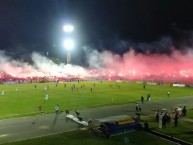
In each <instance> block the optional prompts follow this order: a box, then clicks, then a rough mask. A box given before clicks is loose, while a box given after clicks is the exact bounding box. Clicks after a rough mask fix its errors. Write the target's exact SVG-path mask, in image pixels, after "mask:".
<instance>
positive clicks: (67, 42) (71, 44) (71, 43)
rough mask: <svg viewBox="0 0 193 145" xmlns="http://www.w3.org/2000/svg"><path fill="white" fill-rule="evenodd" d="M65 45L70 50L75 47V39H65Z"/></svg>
mask: <svg viewBox="0 0 193 145" xmlns="http://www.w3.org/2000/svg"><path fill="white" fill-rule="evenodd" d="M64 47H65V48H66V49H68V50H70V49H72V48H74V41H73V40H72V39H66V40H64Z"/></svg>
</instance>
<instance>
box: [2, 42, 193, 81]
mask: <svg viewBox="0 0 193 145" xmlns="http://www.w3.org/2000/svg"><path fill="white" fill-rule="evenodd" d="M83 49H84V51H85V53H86V59H87V63H88V65H89V67H88V68H84V67H81V66H77V65H70V64H67V65H64V64H63V63H61V64H56V63H54V62H53V61H52V60H50V59H49V58H47V57H46V56H43V55H40V54H39V53H37V52H33V53H32V55H31V58H32V62H33V64H29V63H27V62H23V61H17V60H13V59H12V58H11V57H9V56H6V55H5V52H3V51H0V66H1V67H0V79H1V77H2V76H1V74H3V73H6V74H8V75H11V76H13V77H17V78H28V77H64V78H68V77H72V78H73V77H78V78H95V79H108V80H113V79H114V80H115V79H126V80H144V81H149V80H152V81H165V82H187V83H191V82H193V51H192V50H188V51H186V52H183V53H182V52H180V51H178V50H175V49H173V50H172V51H171V53H170V54H143V53H137V52H136V51H134V50H133V49H130V50H129V51H128V52H126V53H124V54H123V55H118V54H115V53H112V52H111V51H102V52H98V51H97V50H96V49H93V48H91V47H89V46H88V47H86V46H85V47H84V48H83Z"/></svg>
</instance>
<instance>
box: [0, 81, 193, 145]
mask: <svg viewBox="0 0 193 145" xmlns="http://www.w3.org/2000/svg"><path fill="white" fill-rule="evenodd" d="M65 84H66V86H65ZM35 85H36V88H35ZM73 85H74V86H75V89H74V90H73V91H72V89H71V88H72V86H73ZM45 86H47V88H48V89H47V90H45ZM81 86H82V88H81ZM83 86H84V87H83ZM16 88H17V89H18V91H16ZM91 88H92V91H91ZM2 90H4V93H5V95H2ZM0 91H1V92H0V110H1V111H0V119H5V118H15V117H21V116H28V115H36V114H39V113H40V112H39V110H38V106H39V105H41V106H42V112H44V113H52V112H55V106H56V104H59V106H60V111H64V110H66V109H68V110H76V109H82V108H91V107H92V108H94V107H99V106H107V105H118V104H129V103H136V102H139V101H140V98H141V96H144V98H145V100H146V96H147V94H151V100H167V99H173V98H177V97H183V96H193V88H190V87H172V86H170V85H169V84H168V85H163V86H159V85H146V88H145V89H144V88H143V84H141V83H134V82H108V81H106V82H102V83H101V82H97V81H95V82H94V81H90V82H86V81H85V82H65V83H59V84H58V85H57V86H56V83H36V84H1V85H0ZM168 91H169V92H170V97H169V98H168V96H167V92H168ZM46 94H48V95H49V99H48V100H47V101H45V96H46ZM174 100H175V99H174ZM155 107H159V106H156V104H155ZM192 118H193V110H191V108H190V107H189V110H188V116H187V117H185V118H183V119H180V121H179V127H178V128H174V127H173V124H168V125H167V128H166V129H164V130H163V129H159V128H158V123H157V122H155V118H154V116H152V115H150V116H142V123H143V121H148V122H149V125H150V127H151V128H152V129H154V130H157V131H160V132H163V133H166V134H169V135H172V136H175V137H178V138H181V139H184V140H186V141H189V142H193V139H192V134H191V133H190V131H191V129H190V126H191V125H192ZM125 136H128V139H129V141H130V142H129V143H128V144H131V145H134V144H135V145H142V144H143V143H144V144H149V145H151V144H152V145H153V144H159V145H162V144H163V145H165V144H171V143H169V142H166V141H163V140H160V139H158V138H155V137H152V136H150V135H147V134H144V133H141V132H132V133H129V134H124V135H119V136H115V137H112V138H110V139H109V140H105V139H101V138H97V137H96V136H93V135H92V134H89V132H88V131H80V130H78V131H75V132H68V133H62V134H57V135H52V136H46V137H42V138H36V139H29V140H24V141H19V142H13V143H7V144H8V145H9V144H10V145H12V144H14V145H20V144H25V145H32V144H42V145H43V144H48V143H49V144H50V145H52V144H53V145H55V144H57V145H60V144H93V145H95V144H102V145H103V144H104V145H108V144H109V145H110V144H117V145H119V144H124V143H123V138H124V137H125ZM138 136H140V138H141V137H142V138H143V139H144V141H143V142H141V140H138Z"/></svg>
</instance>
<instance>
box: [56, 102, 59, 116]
mask: <svg viewBox="0 0 193 145" xmlns="http://www.w3.org/2000/svg"><path fill="white" fill-rule="evenodd" d="M55 110H56V115H58V113H59V105H58V104H57V105H56V107H55Z"/></svg>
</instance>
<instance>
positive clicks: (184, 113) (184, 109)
mask: <svg viewBox="0 0 193 145" xmlns="http://www.w3.org/2000/svg"><path fill="white" fill-rule="evenodd" d="M186 112H187V110H186V106H184V107H183V109H182V113H183V116H186Z"/></svg>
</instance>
